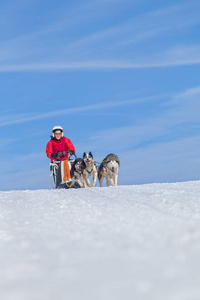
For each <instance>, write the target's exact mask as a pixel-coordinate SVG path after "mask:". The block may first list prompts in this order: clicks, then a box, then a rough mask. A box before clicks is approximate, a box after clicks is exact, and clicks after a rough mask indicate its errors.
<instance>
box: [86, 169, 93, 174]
mask: <svg viewBox="0 0 200 300" xmlns="http://www.w3.org/2000/svg"><path fill="white" fill-rule="evenodd" d="M85 170H86V171H87V172H88V174H91V173H92V171H93V168H92V170H91V171H88V170H87V169H85Z"/></svg>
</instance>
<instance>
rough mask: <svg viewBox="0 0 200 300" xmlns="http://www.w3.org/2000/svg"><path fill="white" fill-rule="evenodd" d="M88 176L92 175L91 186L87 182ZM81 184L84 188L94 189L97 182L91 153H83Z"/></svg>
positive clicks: (88, 181)
mask: <svg viewBox="0 0 200 300" xmlns="http://www.w3.org/2000/svg"><path fill="white" fill-rule="evenodd" d="M90 175H93V184H92V185H91V183H90V180H89V176H90ZM83 182H84V186H85V187H91V186H93V187H94V186H95V185H96V182H97V168H96V165H95V162H94V159H93V155H92V153H91V152H89V153H85V152H84V153H83Z"/></svg>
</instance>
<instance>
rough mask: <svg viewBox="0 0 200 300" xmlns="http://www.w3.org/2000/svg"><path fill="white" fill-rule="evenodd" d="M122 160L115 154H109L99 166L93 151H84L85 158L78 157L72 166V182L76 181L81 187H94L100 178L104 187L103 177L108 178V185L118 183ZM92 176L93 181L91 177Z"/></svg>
mask: <svg viewBox="0 0 200 300" xmlns="http://www.w3.org/2000/svg"><path fill="white" fill-rule="evenodd" d="M119 166H120V162H119V158H118V156H117V155H115V154H112V153H111V154H108V155H107V156H106V157H105V158H104V160H103V161H102V162H101V163H100V165H99V167H98V168H97V166H96V164H95V161H94V159H93V155H92V153H91V152H89V153H85V152H84V153H83V158H76V159H75V160H74V162H73V163H72V166H71V171H70V175H71V179H72V182H74V181H76V182H78V183H79V185H80V186H81V187H85V188H86V187H94V186H95V185H96V182H97V177H98V179H99V184H100V187H102V182H103V179H104V178H106V184H107V186H109V185H110V183H111V184H112V185H113V186H116V185H117V178H118V170H119ZM90 176H92V183H91V182H90V179H89V177H90Z"/></svg>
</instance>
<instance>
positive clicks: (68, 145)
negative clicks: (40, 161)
mask: <svg viewBox="0 0 200 300" xmlns="http://www.w3.org/2000/svg"><path fill="white" fill-rule="evenodd" d="M67 150H74V152H75V148H74V145H73V144H72V142H71V141H70V139H68V138H66V137H62V138H61V139H60V140H56V139H53V138H52V139H51V140H50V141H49V142H48V143H47V146H46V154H47V156H48V157H49V158H50V159H51V160H53V159H52V157H51V154H52V153H54V152H59V151H67ZM66 158H68V153H65V154H64V155H63V156H62V157H60V159H61V160H65V159H66ZM54 159H55V160H56V159H58V157H54Z"/></svg>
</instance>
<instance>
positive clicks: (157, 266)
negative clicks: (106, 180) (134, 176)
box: [0, 181, 200, 300]
mask: <svg viewBox="0 0 200 300" xmlns="http://www.w3.org/2000/svg"><path fill="white" fill-rule="evenodd" d="M199 195H200V181H194V182H184V183H166V184H149V185H140V186H134V185H132V186H118V187H109V188H99V187H96V188H88V189H78V190H74V189H71V190H36V191H31V190H27V191H5V192H3V191H2V192H0V262H1V268H0V274H1V281H0V285H1V288H0V299H3V300H18V299H19V300H54V299H58V300H66V299H69V300H90V299H92V300H121V299H126V300H129V299H130V300H132V299H136V300H146V299H148V300H149V299H152V300H161V299H162V300H199V299H200V285H199V283H200V197H199Z"/></svg>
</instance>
